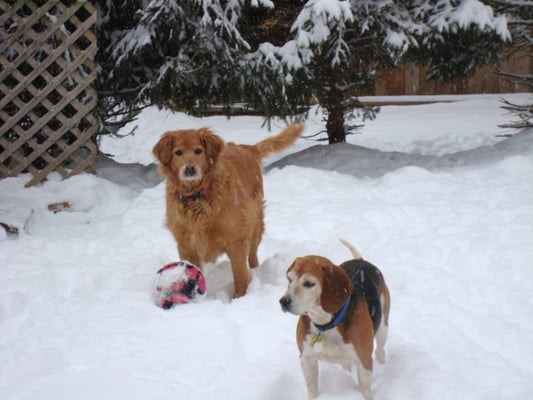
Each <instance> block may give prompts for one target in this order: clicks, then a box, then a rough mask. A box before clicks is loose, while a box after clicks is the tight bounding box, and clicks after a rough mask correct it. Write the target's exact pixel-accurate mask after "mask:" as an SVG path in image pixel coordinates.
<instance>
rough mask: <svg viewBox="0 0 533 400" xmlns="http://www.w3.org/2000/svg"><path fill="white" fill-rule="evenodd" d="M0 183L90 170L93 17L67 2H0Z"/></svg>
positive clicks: (93, 149)
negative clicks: (21, 176) (9, 178)
mask: <svg viewBox="0 0 533 400" xmlns="http://www.w3.org/2000/svg"><path fill="white" fill-rule="evenodd" d="M0 12H1V14H0V177H7V176H16V175H18V174H20V173H22V172H30V173H31V174H32V175H33V177H32V179H31V180H30V181H29V182H28V183H27V185H26V186H31V185H34V184H36V183H39V182H41V181H43V180H44V179H45V178H46V177H47V175H48V174H50V173H51V172H53V171H56V172H59V173H60V174H61V176H62V177H64V178H67V177H69V176H71V175H74V174H77V173H80V172H82V171H84V170H90V166H91V164H92V162H93V161H94V159H95V158H96V154H97V146H96V144H95V141H94V137H95V133H96V128H97V126H96V125H97V124H96V118H95V117H94V116H93V114H92V111H93V109H94V108H95V105H96V93H95V91H94V89H93V88H92V87H91V84H92V82H93V81H94V79H95V77H96V67H95V64H94V62H93V60H92V57H93V55H94V54H95V51H96V37H95V35H94V34H93V32H92V31H91V28H92V26H93V25H94V24H95V22H96V11H95V9H94V7H93V6H92V4H91V3H89V2H85V1H75V0H71V1H68V0H62V1H59V0H55V1H54V0H52V1H50V0H48V1H46V0H41V1H39V0H12V1H9V0H7V1H6V0H1V1H0Z"/></svg>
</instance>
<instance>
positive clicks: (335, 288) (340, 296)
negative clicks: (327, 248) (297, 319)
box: [279, 256, 352, 323]
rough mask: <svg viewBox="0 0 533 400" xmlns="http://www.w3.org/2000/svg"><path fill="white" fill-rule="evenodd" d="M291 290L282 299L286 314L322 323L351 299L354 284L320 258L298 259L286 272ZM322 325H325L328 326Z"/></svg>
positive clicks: (325, 259) (338, 268)
mask: <svg viewBox="0 0 533 400" xmlns="http://www.w3.org/2000/svg"><path fill="white" fill-rule="evenodd" d="M287 279H288V281H289V287H288V288H287V291H286V292H285V294H284V295H283V297H282V298H281V299H280V301H279V302H280V304H281V308H282V309H283V311H288V312H290V313H292V314H296V315H308V316H309V317H310V318H311V320H313V321H315V322H317V323H320V322H321V321H320V320H321V319H324V318H325V322H329V321H328V318H329V317H330V314H333V313H336V312H337V311H339V310H340V309H341V308H342V306H343V305H344V304H345V303H346V300H348V297H349V296H350V294H351V291H352V282H351V281H350V278H349V277H348V275H347V274H346V272H344V270H343V269H342V268H340V267H338V266H336V265H335V264H333V263H332V262H331V261H330V260H328V259H327V258H324V257H321V256H305V257H298V258H296V259H295V260H294V262H293V263H292V264H291V266H290V267H289V269H288V270H287ZM325 322H323V323H325Z"/></svg>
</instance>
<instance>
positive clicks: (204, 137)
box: [200, 128, 224, 165]
mask: <svg viewBox="0 0 533 400" xmlns="http://www.w3.org/2000/svg"><path fill="white" fill-rule="evenodd" d="M200 141H201V143H202V145H203V146H204V148H205V152H206V157H207V161H208V162H209V165H215V164H216V163H217V160H218V155H219V154H220V152H221V151H222V148H223V147H224V142H223V141H222V139H220V138H219V137H218V136H217V135H215V134H214V133H212V132H211V131H210V130H209V129H207V128H203V129H201V130H200Z"/></svg>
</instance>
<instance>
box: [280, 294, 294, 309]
mask: <svg viewBox="0 0 533 400" xmlns="http://www.w3.org/2000/svg"><path fill="white" fill-rule="evenodd" d="M291 303H292V300H291V298H290V297H289V296H283V297H282V298H281V299H279V304H280V305H281V309H282V310H283V312H290V311H291Z"/></svg>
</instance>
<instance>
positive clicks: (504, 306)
mask: <svg viewBox="0 0 533 400" xmlns="http://www.w3.org/2000/svg"><path fill="white" fill-rule="evenodd" d="M530 96H531V94H529V95H527V94H522V95H509V96H506V98H508V99H510V100H514V101H517V102H524V101H526V100H531V99H530ZM498 98H499V96H494V95H484V96H463V97H458V98H453V99H452V100H454V102H449V103H435V104H426V105H417V106H386V107H383V108H382V111H381V113H380V115H379V116H378V119H377V120H375V121H372V122H369V123H367V125H366V127H365V128H364V130H363V132H362V134H360V135H355V136H350V137H349V142H350V144H347V145H340V146H334V147H331V146H330V147H325V145H322V146H321V147H320V148H311V147H313V146H315V145H316V142H312V141H309V140H304V139H301V140H299V142H298V143H297V144H296V145H295V146H294V147H293V148H291V149H289V150H287V151H285V152H284V153H283V154H280V155H276V156H273V157H271V159H269V160H267V164H269V163H272V162H278V164H276V165H287V166H286V167H284V168H282V169H279V168H268V169H267V172H266V173H265V195H266V201H267V208H266V233H265V235H264V237H263V241H262V243H261V246H260V248H259V258H260V260H261V261H262V263H261V265H260V267H259V268H258V269H256V270H254V271H253V281H252V283H251V285H250V288H249V292H248V294H247V295H246V296H245V297H244V298H241V299H238V300H233V301H232V300H230V298H229V294H230V293H231V273H230V269H229V263H228V261H227V259H226V258H221V259H220V260H219V261H218V262H217V264H216V265H208V266H207V267H206V275H207V285H208V294H207V296H206V297H205V298H203V299H201V300H200V301H198V302H196V303H191V304H187V305H183V306H178V307H176V308H174V309H171V310H168V311H165V310H162V309H160V308H158V307H156V306H155V305H154V304H153V303H152V301H151V288H152V284H153V280H154V277H155V273H156V271H157V270H158V269H159V268H160V267H161V266H163V265H164V264H166V263H168V262H170V261H173V260H176V259H177V252H176V249H175V244H174V242H173V239H172V238H171V236H170V234H169V233H168V232H167V231H166V230H165V229H164V228H163V226H162V221H163V213H164V185H163V184H162V183H161V182H160V179H159V178H158V177H157V175H156V173H155V170H154V167H153V165H150V164H152V162H153V159H152V156H151V153H150V151H151V148H152V146H153V144H154V143H155V142H156V141H157V139H158V137H159V135H160V134H161V133H162V132H163V131H165V130H170V129H179V128H190V127H192V128H194V127H199V126H209V127H211V128H212V129H213V130H215V131H216V132H217V133H219V134H220V135H221V136H222V137H223V138H224V139H225V140H227V141H235V142H239V143H254V142H256V141H258V140H260V139H261V138H263V137H265V136H267V135H270V134H272V133H273V132H268V131H267V129H266V128H264V127H263V128H262V127H261V124H262V121H261V119H260V118H257V117H235V118H232V119H231V120H227V119H226V118H224V117H209V118H203V119H195V118H192V117H187V116H185V115H183V114H171V113H169V112H164V111H158V110H155V109H148V110H146V111H145V112H144V113H143V114H142V115H141V117H140V119H139V120H138V121H137V125H138V128H137V130H136V133H135V135H134V136H129V137H127V138H124V139H121V140H111V139H106V140H105V141H104V142H103V143H102V149H103V151H105V152H107V153H110V154H114V155H115V160H116V161H118V162H122V163H139V164H138V165H120V164H117V163H112V162H110V161H108V160H100V161H99V162H98V163H97V164H96V168H97V172H98V174H97V175H96V176H93V175H87V174H86V175H80V176H76V177H73V178H71V179H68V180H66V181H62V180H61V179H60V178H59V177H58V176H56V175H52V176H51V177H50V179H49V181H48V182H47V183H45V184H43V185H40V186H37V187H32V188H29V189H26V188H24V184H25V182H27V181H28V180H29V177H28V176H20V177H18V178H9V179H3V180H0V221H2V222H6V223H10V224H14V225H17V226H19V227H20V233H19V235H18V238H14V237H13V236H8V235H7V234H5V233H4V232H3V230H1V229H0V399H3V400H15V399H17V400H22V399H24V400H29V399H40V400H61V399H76V400H83V399H87V400H94V399H101V400H107V399H109V400H111V399H129V400H134V399H139V400H146V399H150V400H158V399H161V400H168V399H178V398H179V399H182V398H191V399H192V398H194V399H198V400H212V399H220V400H230V399H231V400H241V399H242V400H244V399H246V400H250V399H258V400H297V399H305V398H306V392H305V384H304V381H303V377H302V374H301V371H300V367H299V362H298V352H297V349H296V344H295V326H296V319H297V318H296V317H295V316H292V315H290V314H284V313H282V312H281V309H280V307H279V304H278V299H279V297H280V296H281V295H282V294H283V292H284V290H285V287H286V283H285V277H284V272H285V270H286V268H287V266H288V265H289V264H290V262H291V261H292V259H293V258H294V257H297V256H300V255H305V254H310V253H313V254H320V255H323V256H326V257H329V258H330V259H332V260H333V261H334V262H337V263H340V262H342V261H344V260H346V259H348V258H349V252H348V251H347V250H346V249H345V248H344V247H343V246H342V245H341V244H340V243H339V242H338V241H337V240H336V238H337V237H339V236H340V237H343V238H345V239H347V240H349V241H350V242H352V243H353V244H354V245H355V246H356V247H357V248H358V249H359V250H360V251H361V253H362V254H363V256H364V257H365V258H366V259H368V260H369V261H371V262H373V263H375V264H376V265H378V266H379V267H380V268H381V270H382V271H383V273H384V275H385V278H386V280H387V282H388V285H389V288H390V290H391V295H392V311H391V321H390V330H389V332H390V335H389V341H388V344H387V346H386V350H387V357H388V359H387V362H386V364H385V365H383V366H382V365H376V368H375V372H374V378H373V386H372V387H373V392H374V395H375V398H376V399H377V400H379V399H395V400H403V399H406V400H407V399H424V400H433V399H434V400H442V399H453V400H457V399H465V400H475V399H480V400H481V399H484V400H485V399H498V400H503V399H509V400H510V399H513V400H517V399H523V400H526V399H532V398H533V364H532V360H533V300H532V294H533V268H532V267H533V148H532V144H531V143H532V142H533V140H532V139H533V137H532V135H533V132H531V131H529V132H522V133H519V134H517V135H515V136H513V137H511V138H506V137H505V136H504V135H506V134H509V133H514V132H512V131H509V130H506V129H501V128H498V127H497V125H498V124H501V123H505V122H508V118H509V115H507V114H506V113H505V112H504V111H503V110H502V109H500V104H499V102H498ZM282 126H283V123H282V122H279V121H278V122H275V123H274V124H273V131H274V132H277V131H278V130H279V129H281V127H282ZM321 129H323V122H322V121H321V118H320V116H318V115H311V116H310V118H309V121H308V122H307V128H306V131H305V134H313V133H315V132H318V131H319V130H321ZM325 150H327V152H325ZM300 151H301V153H300V154H295V153H297V152H300ZM306 154H307V156H306ZM309 154H311V155H312V156H309ZM302 155H304V156H302ZM293 164H298V165H293ZM339 165H343V169H342V171H343V173H341V172H337V171H332V170H331V169H333V168H335V166H339ZM64 201H67V202H69V203H70V205H71V209H70V210H69V211H63V212H58V213H55V214H54V213H52V212H50V211H48V209H47V206H48V204H50V203H57V202H64ZM320 387H321V393H322V394H321V396H320V400H341V399H343V400H344V399H362V396H361V395H360V394H359V392H358V391H357V390H356V388H355V380H354V378H353V377H352V376H351V375H350V374H348V373H347V372H346V371H344V370H342V369H340V368H338V367H336V366H332V365H328V364H323V365H322V368H321V373H320Z"/></svg>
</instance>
